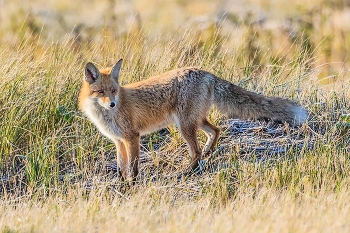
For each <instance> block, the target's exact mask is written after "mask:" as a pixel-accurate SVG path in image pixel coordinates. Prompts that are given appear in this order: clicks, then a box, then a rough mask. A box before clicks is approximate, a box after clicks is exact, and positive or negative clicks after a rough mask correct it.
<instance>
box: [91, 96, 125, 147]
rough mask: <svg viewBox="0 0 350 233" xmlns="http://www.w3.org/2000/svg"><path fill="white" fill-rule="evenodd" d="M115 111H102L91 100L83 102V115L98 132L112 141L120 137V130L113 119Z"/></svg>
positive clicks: (100, 107) (101, 108) (102, 109)
mask: <svg viewBox="0 0 350 233" xmlns="http://www.w3.org/2000/svg"><path fill="white" fill-rule="evenodd" d="M115 111H116V110H107V109H104V108H103V107H102V106H100V105H99V104H98V103H97V102H96V101H94V100H92V99H87V100H86V101H85V106H84V112H85V114H86V115H87V116H88V118H89V119H90V120H91V121H92V122H93V123H94V124H95V125H96V127H97V128H98V129H99V130H100V132H101V133H102V134H103V135H105V136H106V137H108V138H109V139H111V140H112V141H115V140H116V139H117V138H120V137H121V133H120V129H119V127H118V126H117V124H116V122H115V118H114V117H115Z"/></svg>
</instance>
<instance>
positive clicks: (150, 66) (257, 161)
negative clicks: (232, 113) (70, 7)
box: [0, 1, 350, 232]
mask: <svg viewBox="0 0 350 233" xmlns="http://www.w3.org/2000/svg"><path fill="white" fill-rule="evenodd" d="M64 2H65V1H62V3H61V4H63V5H61V6H54V7H56V8H55V9H61V10H62V11H64V9H65V8H64ZM179 2H181V1H179ZM92 3H93V4H97V3H96V2H94V1H93V2H92ZM92 3H91V4H92ZM137 3H138V4H140V5H138V6H142V1H139V2H137ZM262 3H264V1H262ZM48 4H49V5H50V4H51V5H52V4H53V5H54V4H55V3H53V2H50V1H49V2H48ZM57 4H58V3H57ZM105 4H107V2H106V3H105ZM172 4H175V3H174V2H172ZM184 4H185V3H184ZM193 4H198V5H199V6H200V5H201V4H199V3H198V2H197V1H194V3H193ZM10 5H11V4H10ZM51 5H50V6H51ZM175 5H176V4H175ZM185 5H186V4H185ZM209 5H210V4H209ZM6 6H8V5H6ZM11 6H13V5H11ZM66 7H67V6H66ZM74 7H78V6H75V5H74ZM186 7H187V8H188V9H190V8H191V7H190V6H189V5H186V6H185V8H186ZM308 7H309V6H308ZM187 8H186V9H187ZM7 9H9V8H7ZM14 9H15V8H14ZM33 9H36V8H34V7H33ZM205 9H207V8H205ZM209 9H210V7H209ZM204 11H206V10H204ZM9 12H11V11H8V12H7V13H8V14H10V13H9ZM84 12H85V10H84ZM198 12H201V10H200V9H198ZM18 14H19V13H18ZM198 14H200V13H198ZM34 15H35V14H34ZM143 17H146V16H143ZM146 18H147V17H146ZM30 20H32V19H29V21H28V20H27V21H25V22H26V23H28V22H31V21H30ZM230 20H233V19H229V22H230ZM104 23H107V24H106V27H105V28H103V29H101V28H100V27H98V26H96V27H91V28H86V30H85V31H84V30H83V32H82V34H81V36H80V35H74V33H73V32H72V33H73V34H67V35H66V36H65V37H63V36H60V37H58V39H57V40H55V41H54V42H51V40H50V37H46V35H45V30H44V29H43V31H42V34H40V33H37V32H35V30H33V25H31V24H28V25H24V26H23V28H22V29H21V30H17V32H16V33H17V34H16V33H12V34H11V33H10V34H9V35H7V36H6V38H12V39H11V41H10V42H9V41H7V42H4V40H1V41H2V42H1V43H2V44H1V47H0V61H2V63H1V65H0V93H1V95H0V175H1V180H0V198H1V199H0V231H1V232H48V231H53V232H56V231H59V232H92V231H93V232H115V231H127V232H158V231H159V232H242V231H244V232H256V231H258V232H341V231H344V232H348V231H350V224H349V222H350V221H349V220H350V206H349V196H350V191H349V190H350V189H349V186H350V179H349V177H350V174H349V171H350V159H349V157H348V153H349V127H350V117H349V115H348V114H349V113H350V110H349V104H348V103H349V94H350V93H349V81H348V77H349V71H348V70H347V69H346V68H345V67H346V65H347V63H346V61H345V60H335V61H340V62H343V63H342V64H343V66H342V67H336V66H332V65H330V64H328V63H324V62H323V63H322V62H321V61H322V59H320V56H321V55H320V53H321V52H322V50H319V49H318V48H316V47H314V45H315V44H314V43H315V42H314V41H313V40H314V39H315V38H313V39H310V38H311V37H302V36H301V37H299V39H295V38H294V39H293V43H290V38H289V39H288V38H287V39H286V40H285V43H282V44H279V43H276V44H274V43H272V45H271V44H265V45H264V46H262V45H261V42H262V41H264V38H265V39H266V37H265V36H266V35H263V34H261V33H262V32H263V30H264V29H263V28H259V27H258V26H256V25H255V26H254V25H249V23H247V24H244V23H242V25H240V26H239V27H237V28H236V29H234V31H233V32H232V31H231V33H226V31H227V28H225V27H224V26H223V28H221V29H219V28H218V27H217V26H215V25H214V24H213V25H211V26H209V27H206V28H205V29H203V28H202V27H201V25H197V26H189V27H186V28H183V30H182V29H181V30H180V29H179V30H178V31H176V33H175V32H171V30H169V32H168V33H167V32H162V33H163V34H160V35H158V34H154V33H150V32H149V31H147V30H146V29H142V28H141V29H140V28H136V29H133V30H131V31H129V32H128V33H124V31H123V29H120V28H118V29H116V30H113V29H111V27H110V26H109V24H108V22H104ZM34 26H35V25H34ZM15 28H17V29H18V27H17V26H15ZM2 30H3V28H1V30H0V32H1V33H3V31H2ZM299 32H300V31H299ZM58 33H59V32H58ZM84 33H85V34H84ZM255 33H257V34H259V33H260V34H259V36H258V37H254V36H252V35H256V34H255ZM308 33H309V32H308ZM13 35H16V37H15V38H14V37H13ZM300 35H301V34H300ZM309 35H313V33H311V34H309ZM84 36H86V37H84ZM307 36H308V35H307ZM344 38H345V40H346V38H347V37H344ZM310 41H311V42H310ZM316 41H317V40H316ZM310 43H311V45H312V46H311V47H310ZM270 45H271V47H269V46H270ZM272 47H277V48H276V49H277V51H280V52H279V53H275V52H274V51H276V50H275V49H271V50H269V48H272ZM320 47H322V46H320ZM316 51H317V52H316ZM276 54H277V55H276ZM322 56H326V55H324V54H323V55H322ZM332 56H333V55H332ZM121 57H123V58H124V65H123V68H122V72H121V79H122V82H123V83H130V82H133V81H137V80H141V79H144V78H146V77H148V76H151V75H155V74H158V73H160V72H163V71H166V70H170V69H173V68H176V67H183V66H197V67H200V68H202V69H205V70H208V71H210V72H212V73H214V74H216V75H218V76H220V77H222V78H224V79H227V80H230V81H232V82H234V83H236V84H238V85H240V86H242V87H244V88H246V89H249V90H252V91H256V92H260V93H264V94H266V95H275V96H281V97H285V98H290V99H293V100H294V101H296V102H298V103H300V104H301V105H303V106H304V107H306V108H307V109H308V111H309V113H310V118H309V120H308V121H307V122H306V123H305V124H304V125H303V126H302V127H300V128H296V129H293V128H289V127H287V126H279V127H277V128H276V127H272V126H271V125H264V124H259V123H256V122H238V121H232V120H227V119H225V118H224V117H223V116H222V115H221V114H220V113H219V112H217V111H216V110H215V109H213V110H212V111H211V112H210V116H209V118H210V120H211V121H212V122H213V123H215V124H216V125H218V126H220V127H221V128H222V129H223V133H222V135H221V138H220V141H219V145H218V150H217V151H216V152H215V153H214V154H213V156H212V157H210V158H207V159H206V160H207V163H206V170H205V171H203V172H201V173H200V174H198V175H194V176H191V177H188V178H183V179H178V174H179V173H180V172H181V171H182V169H184V168H185V167H186V166H187V165H188V163H189V156H188V151H187V146H186V144H185V142H184V141H183V139H182V138H181V137H180V135H179V133H178V131H177V130H176V129H175V128H173V127H170V128H169V129H167V130H161V131H159V132H155V133H153V134H151V135H149V136H145V137H143V140H142V145H141V150H142V154H141V175H140V177H139V181H138V183H137V184H136V185H134V186H130V185H129V184H125V183H123V182H121V181H120V180H119V178H118V177H117V176H116V174H115V166H116V164H115V151H114V145H113V144H112V143H111V142H109V141H108V140H107V139H106V138H104V137H103V136H102V135H101V134H100V133H98V131H97V130H96V128H95V127H94V126H93V125H92V124H91V123H90V122H89V121H88V120H87V119H86V118H85V117H84V116H82V114H81V113H80V112H79V111H78V110H77V95H78V91H79V88H80V82H81V78H82V67H84V64H85V63H86V62H87V61H90V60H92V61H94V62H96V63H97V64H99V65H100V66H101V67H102V66H108V65H112V64H113V63H114V62H115V61H116V60H118V59H119V58H121ZM328 58H329V59H330V57H328ZM344 61H345V62H344ZM325 70H328V71H327V72H326V73H324V72H325ZM326 84H327V85H326ZM230 123H231V125H230ZM198 136H199V138H200V141H201V143H203V142H204V135H203V134H202V133H200V134H199V135H198Z"/></svg>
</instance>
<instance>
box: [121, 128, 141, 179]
mask: <svg viewBox="0 0 350 233" xmlns="http://www.w3.org/2000/svg"><path fill="white" fill-rule="evenodd" d="M124 145H125V149H126V153H127V155H128V162H129V164H128V166H129V168H130V169H131V177H132V179H133V181H135V179H136V177H137V175H138V174H139V158H140V135H139V134H134V135H132V136H129V137H127V138H125V139H124Z"/></svg>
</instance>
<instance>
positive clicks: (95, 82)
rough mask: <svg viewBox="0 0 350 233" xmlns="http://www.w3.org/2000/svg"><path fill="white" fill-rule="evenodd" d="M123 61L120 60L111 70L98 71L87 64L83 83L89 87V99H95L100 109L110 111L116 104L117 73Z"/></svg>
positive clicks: (117, 91) (89, 63)
mask: <svg viewBox="0 0 350 233" xmlns="http://www.w3.org/2000/svg"><path fill="white" fill-rule="evenodd" d="M122 63H123V60H122V59H120V60H119V61H118V62H117V63H116V64H115V65H114V66H113V68H112V69H104V70H99V69H97V67H96V66H95V65H94V64H92V63H91V62H88V63H87V64H86V67H85V76H84V81H85V83H86V84H87V85H88V86H89V88H88V90H89V92H90V93H88V95H89V97H90V98H92V99H95V100H96V101H97V102H98V103H99V104H100V105H101V106H102V107H104V108H106V109H108V110H111V109H113V108H114V107H115V106H116V105H117V102H118V93H119V89H120V88H119V83H118V78H119V72H120V68H121V66H122Z"/></svg>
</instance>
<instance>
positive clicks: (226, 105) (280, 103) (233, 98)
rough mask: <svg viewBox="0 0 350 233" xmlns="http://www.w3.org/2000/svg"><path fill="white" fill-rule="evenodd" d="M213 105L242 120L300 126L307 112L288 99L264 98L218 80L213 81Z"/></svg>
mask: <svg viewBox="0 0 350 233" xmlns="http://www.w3.org/2000/svg"><path fill="white" fill-rule="evenodd" d="M214 105H215V106H216V107H217V108H218V109H219V110H220V111H221V112H222V113H224V114H227V115H228V116H229V117H232V118H239V119H243V120H272V121H277V122H288V123H289V124H291V125H300V124H302V123H303V122H304V121H305V120H306V119H307V117H308V114H307V111H306V110H305V109H303V108H302V107H300V106H298V105H297V104H295V103H294V102H292V101H291V100H288V99H282V98H276V97H265V96H263V95H259V94H256V93H253V92H250V91H246V90H244V89H243V88H241V87H239V86H236V85H234V84H232V83H230V82H228V81H225V80H223V79H220V78H216V79H215V89H214Z"/></svg>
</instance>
